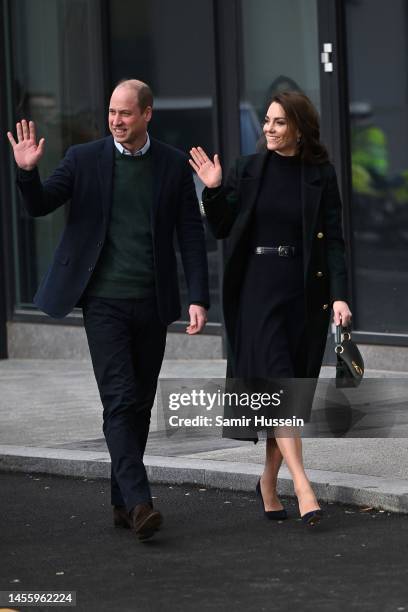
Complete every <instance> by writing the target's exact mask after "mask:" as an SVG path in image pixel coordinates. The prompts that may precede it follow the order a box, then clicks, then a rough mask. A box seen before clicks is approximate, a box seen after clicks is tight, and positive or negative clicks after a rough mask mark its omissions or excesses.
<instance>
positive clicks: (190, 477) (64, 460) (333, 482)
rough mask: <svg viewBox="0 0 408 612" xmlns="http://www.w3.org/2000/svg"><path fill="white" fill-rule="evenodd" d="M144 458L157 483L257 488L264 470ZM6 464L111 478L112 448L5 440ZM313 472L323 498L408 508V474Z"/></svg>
mask: <svg viewBox="0 0 408 612" xmlns="http://www.w3.org/2000/svg"><path fill="white" fill-rule="evenodd" d="M144 463H145V465H146V469H147V473H148V476H149V480H150V482H152V483H165V484H170V485H171V484H194V485H201V486H203V487H208V488H217V489H226V490H233V491H254V489H255V484H256V482H257V480H258V478H259V475H260V472H261V470H262V465H261V464H254V463H238V462H228V461H216V460H209V459H206V460H201V459H190V458H187V457H160V456H156V455H154V456H153V455H145V457H144ZM0 470H1V471H7V472H28V473H43V474H53V475H59V476H72V477H86V478H104V479H109V478H110V458H109V453H108V452H93V451H78V450H66V449H55V448H36V447H29V446H11V445H10V446H9V445H0ZM281 473H282V476H281V477H280V478H279V480H278V487H279V492H280V494H282V495H288V496H293V495H294V492H293V483H292V480H291V478H290V476H289V472H288V470H287V469H285V468H282V469H281ZM308 476H309V478H310V481H311V483H312V485H313V488H314V490H315V493H316V495H317V497H318V498H319V499H320V500H322V501H326V502H340V503H346V504H352V505H356V506H363V505H364V506H372V507H374V508H378V509H383V510H389V511H391V512H398V513H404V514H408V480H402V479H398V478H393V479H389V478H384V477H380V476H364V475H360V474H347V473H344V472H329V471H324V470H308Z"/></svg>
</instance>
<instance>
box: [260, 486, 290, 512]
mask: <svg viewBox="0 0 408 612" xmlns="http://www.w3.org/2000/svg"><path fill="white" fill-rule="evenodd" d="M255 491H256V494H257V495H258V497H259V499H260V502H261V504H262V510H263V513H264V517H265V518H267V519H268V520H270V521H283V520H284V519H287V518H288V513H287V512H286V510H285V508H283V509H282V510H265V504H264V500H263V497H262V491H261V479H259V480H258V482H257V483H256V488H255Z"/></svg>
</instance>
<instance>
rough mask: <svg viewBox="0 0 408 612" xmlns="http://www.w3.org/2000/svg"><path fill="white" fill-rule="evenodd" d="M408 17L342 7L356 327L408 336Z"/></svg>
mask: <svg viewBox="0 0 408 612" xmlns="http://www.w3.org/2000/svg"><path fill="white" fill-rule="evenodd" d="M407 13H408V11H407V7H406V3H404V2H403V1H402V0H401V1H400V0H395V1H394V2H393V3H391V4H389V5H387V6H385V5H384V4H383V3H382V2H381V1H380V0H370V1H368V0H360V1H359V2H358V3H356V2H347V37H348V54H349V58H348V60H349V91H350V100H351V103H350V144H351V174H352V211H351V213H352V218H351V220H352V230H353V238H352V240H353V244H352V246H353V263H354V266H353V274H354V297H355V299H354V321H355V325H356V327H357V328H358V329H361V330H363V331H373V332H381V333H392V332H394V333H407V332H408V328H407V318H406V302H407V297H408V151H407V147H406V133H407V129H408V101H407V97H406V91H407V68H408V66H407V58H406V54H403V53H401V49H402V48H405V41H406V39H407V35H408V31H407V23H408V21H407V17H408V14H407ZM378 40H381V43H382V44H381V48H379V46H378ZM367 49H370V53H369V54H367V52H366V50H367Z"/></svg>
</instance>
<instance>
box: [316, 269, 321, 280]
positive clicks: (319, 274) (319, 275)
mask: <svg viewBox="0 0 408 612" xmlns="http://www.w3.org/2000/svg"><path fill="white" fill-rule="evenodd" d="M316 276H318V277H319V278H321V277H322V276H323V272H320V270H319V272H316Z"/></svg>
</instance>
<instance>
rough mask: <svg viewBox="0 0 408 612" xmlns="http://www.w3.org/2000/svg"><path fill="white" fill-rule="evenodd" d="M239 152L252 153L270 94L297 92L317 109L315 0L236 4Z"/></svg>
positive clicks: (259, 0)
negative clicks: (238, 13) (239, 44)
mask: <svg viewBox="0 0 408 612" xmlns="http://www.w3.org/2000/svg"><path fill="white" fill-rule="evenodd" d="M241 5H242V19H241V21H242V76H241V106H240V115H241V151H242V153H243V154H244V155H246V154H250V153H254V151H255V146H256V142H257V140H258V138H259V136H260V134H261V123H262V121H263V118H264V116H265V110H266V107H267V104H268V101H269V99H270V98H271V96H272V95H273V94H274V93H276V92H278V91H283V90H285V89H296V90H298V91H303V92H304V93H305V94H306V95H307V96H309V98H310V99H311V100H312V102H313V103H314V104H315V106H316V107H317V108H318V109H319V108H320V85H319V70H320V67H319V50H318V33H317V0H291V2H287V0H241Z"/></svg>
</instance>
